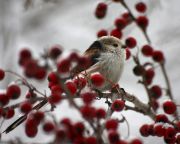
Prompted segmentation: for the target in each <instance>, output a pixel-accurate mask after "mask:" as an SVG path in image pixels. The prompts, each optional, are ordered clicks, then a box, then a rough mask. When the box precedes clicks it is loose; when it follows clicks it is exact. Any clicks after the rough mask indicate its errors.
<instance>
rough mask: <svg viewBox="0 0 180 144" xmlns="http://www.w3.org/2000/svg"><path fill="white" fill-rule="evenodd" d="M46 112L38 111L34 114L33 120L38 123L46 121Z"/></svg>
mask: <svg viewBox="0 0 180 144" xmlns="http://www.w3.org/2000/svg"><path fill="white" fill-rule="evenodd" d="M44 117H45V116H44V112H42V111H36V112H35V113H34V114H33V118H34V119H35V120H36V121H39V122H40V121H42V120H43V119H44Z"/></svg>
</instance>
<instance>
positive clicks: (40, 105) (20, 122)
mask: <svg viewBox="0 0 180 144" xmlns="http://www.w3.org/2000/svg"><path fill="white" fill-rule="evenodd" d="M47 102H48V100H47V99H45V100H43V101H41V102H40V103H38V104H37V105H35V106H34V107H33V108H32V110H39V109H40V108H41V107H43V106H44V105H45V104H46V103H47ZM27 116H28V114H26V115H23V116H21V117H20V118H18V119H17V120H16V121H15V122H13V123H12V124H11V125H10V126H8V127H7V128H6V130H4V131H3V133H6V134H7V133H9V132H11V131H12V130H13V129H15V128H16V127H17V126H19V125H20V124H22V123H23V122H24V121H25V120H26V119H27Z"/></svg>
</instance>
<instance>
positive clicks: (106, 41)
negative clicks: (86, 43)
mask: <svg viewBox="0 0 180 144" xmlns="http://www.w3.org/2000/svg"><path fill="white" fill-rule="evenodd" d="M91 46H92V47H94V48H97V49H99V50H100V51H101V52H109V53H112V52H116V51H118V50H121V49H125V46H124V45H123V43H122V42H121V40H120V39H118V38H116V37H114V36H103V37H101V38H99V39H98V40H97V41H95V42H94V43H93V44H92V45H91Z"/></svg>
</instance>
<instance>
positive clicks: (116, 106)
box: [111, 100, 125, 111]
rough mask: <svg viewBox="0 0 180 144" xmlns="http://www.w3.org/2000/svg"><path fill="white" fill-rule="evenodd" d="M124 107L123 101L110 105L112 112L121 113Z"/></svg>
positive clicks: (116, 101)
mask: <svg viewBox="0 0 180 144" xmlns="http://www.w3.org/2000/svg"><path fill="white" fill-rule="evenodd" d="M124 106H125V102H124V101H123V100H115V101H114V102H113V103H112V105H111V108H112V110H114V111H122V110H123V108H124Z"/></svg>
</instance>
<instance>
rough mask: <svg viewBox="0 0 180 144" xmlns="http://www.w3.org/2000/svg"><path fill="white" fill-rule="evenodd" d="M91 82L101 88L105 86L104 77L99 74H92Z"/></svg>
mask: <svg viewBox="0 0 180 144" xmlns="http://www.w3.org/2000/svg"><path fill="white" fill-rule="evenodd" d="M90 80H91V82H92V84H93V85H94V86H96V87H101V86H102V85H103V84H104V81H105V79H104V77H103V76H102V75H101V74H99V73H94V74H91V76H90Z"/></svg>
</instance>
